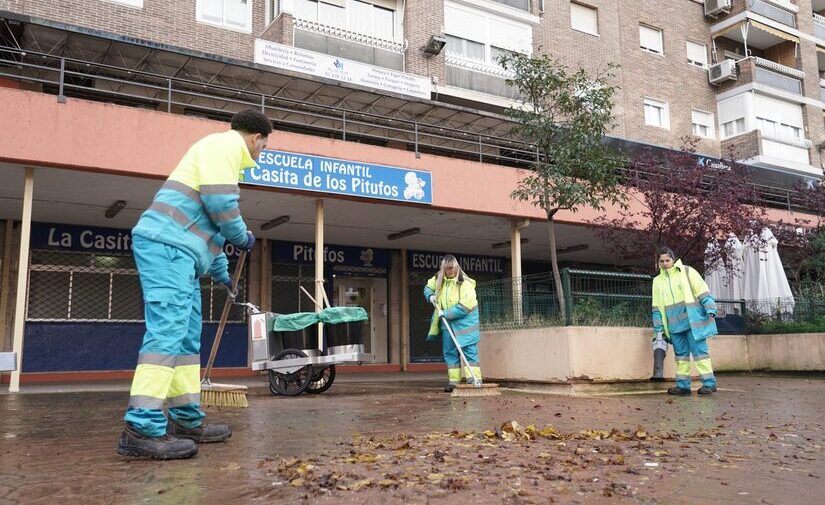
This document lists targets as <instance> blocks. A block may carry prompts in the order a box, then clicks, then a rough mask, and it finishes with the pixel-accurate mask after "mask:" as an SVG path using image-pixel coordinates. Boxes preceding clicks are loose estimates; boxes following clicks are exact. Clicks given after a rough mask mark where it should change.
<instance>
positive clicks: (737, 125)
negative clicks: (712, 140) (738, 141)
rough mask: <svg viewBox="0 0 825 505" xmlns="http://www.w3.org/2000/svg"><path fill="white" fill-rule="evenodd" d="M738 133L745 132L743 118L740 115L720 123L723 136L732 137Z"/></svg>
mask: <svg viewBox="0 0 825 505" xmlns="http://www.w3.org/2000/svg"><path fill="white" fill-rule="evenodd" d="M740 133H745V118H743V117H740V118H738V119H734V120H732V121H728V122H727V123H723V124H722V134H723V135H724V136H725V137H733V136H734V135H739V134H740Z"/></svg>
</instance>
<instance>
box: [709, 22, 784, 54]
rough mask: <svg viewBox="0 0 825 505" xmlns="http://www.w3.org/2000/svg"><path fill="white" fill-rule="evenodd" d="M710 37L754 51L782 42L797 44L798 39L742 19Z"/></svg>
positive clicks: (772, 28) (775, 29)
mask: <svg viewBox="0 0 825 505" xmlns="http://www.w3.org/2000/svg"><path fill="white" fill-rule="evenodd" d="M711 37H713V38H717V37H725V38H727V39H730V40H735V41H737V42H740V43H742V44H745V45H747V46H748V47H752V48H755V49H767V48H769V47H772V46H775V45H777V44H781V43H782V42H794V43H797V44H798V43H799V37H797V36H795V35H793V34H790V33H787V32H785V31H783V30H780V29H778V28H774V27H772V26H768V25H766V24H765V23H760V22H759V21H754V20H752V19H743V20H742V21H740V22H738V23H735V24H733V25H731V26H728V27H725V28H723V29H722V30H719V31H718V32H715V33H712V34H711Z"/></svg>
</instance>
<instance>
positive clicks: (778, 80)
mask: <svg viewBox="0 0 825 505" xmlns="http://www.w3.org/2000/svg"><path fill="white" fill-rule="evenodd" d="M751 58H752V59H753V62H754V64H755V65H756V68H755V69H754V80H755V81H756V82H758V83H761V84H766V85H768V86H771V87H773V88H778V89H781V90H783V91H788V92H790V93H795V94H798V95H801V94H802V79H804V78H805V72H803V71H801V70H797V69H795V68H793V67H788V66H786V65H781V64H779V63H776V62H774V61H770V60H766V59H764V58H759V57H756V56H752V57H751ZM740 64H741V63H740Z"/></svg>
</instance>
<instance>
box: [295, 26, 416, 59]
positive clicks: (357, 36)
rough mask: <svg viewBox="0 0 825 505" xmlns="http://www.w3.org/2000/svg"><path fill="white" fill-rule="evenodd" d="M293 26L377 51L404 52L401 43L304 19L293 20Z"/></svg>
mask: <svg viewBox="0 0 825 505" xmlns="http://www.w3.org/2000/svg"><path fill="white" fill-rule="evenodd" d="M293 24H294V26H295V28H300V29H302V30H307V31H310V32H315V33H320V34H323V35H329V36H331V37H337V38H339V39H344V40H348V41H350V42H357V43H359V44H364V45H367V46H372V47H376V48H378V49H384V50H386V51H392V52H394V53H401V52H404V44H403V43H401V42H395V41H393V40H385V39H380V38H378V37H373V36H372V35H366V34H363V33H358V32H353V31H350V30H347V29H344V28H338V27H335V26H329V25H324V24H321V23H316V22H314V21H307V20H306V19H299V18H294V20H293Z"/></svg>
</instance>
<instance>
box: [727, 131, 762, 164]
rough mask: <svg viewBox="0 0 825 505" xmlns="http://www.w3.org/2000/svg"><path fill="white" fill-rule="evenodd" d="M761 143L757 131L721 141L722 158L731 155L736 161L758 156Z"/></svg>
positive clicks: (760, 136)
mask: <svg viewBox="0 0 825 505" xmlns="http://www.w3.org/2000/svg"><path fill="white" fill-rule="evenodd" d="M761 143H762V135H761V133H760V132H759V130H753V131H749V132H748V133H743V134H742V135H737V136H735V137H729V138H726V139H725V140H723V141H722V156H724V157H727V156H729V155H731V154H732V155H733V156H734V157H735V158H736V159H738V160H741V159H747V158H751V157H754V156H759V154H760V147H761Z"/></svg>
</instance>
